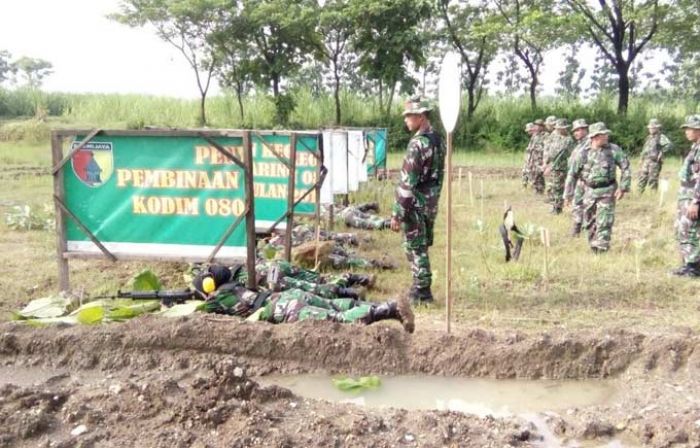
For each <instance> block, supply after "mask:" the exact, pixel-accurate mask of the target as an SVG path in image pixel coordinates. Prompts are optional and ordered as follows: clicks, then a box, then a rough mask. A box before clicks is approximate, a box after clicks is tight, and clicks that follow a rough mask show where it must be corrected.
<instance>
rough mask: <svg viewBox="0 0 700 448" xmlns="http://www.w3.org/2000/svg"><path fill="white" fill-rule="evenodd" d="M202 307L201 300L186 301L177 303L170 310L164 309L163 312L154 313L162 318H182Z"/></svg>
mask: <svg viewBox="0 0 700 448" xmlns="http://www.w3.org/2000/svg"><path fill="white" fill-rule="evenodd" d="M201 305H202V301H201V300H188V301H187V302H185V303H179V304H177V305H173V306H171V307H170V308H166V309H164V310H163V311H160V312H158V313H156V314H157V315H158V316H163V317H182V316H189V315H190V314H193V313H195V312H197V311H198V309H199V307H200V306H201Z"/></svg>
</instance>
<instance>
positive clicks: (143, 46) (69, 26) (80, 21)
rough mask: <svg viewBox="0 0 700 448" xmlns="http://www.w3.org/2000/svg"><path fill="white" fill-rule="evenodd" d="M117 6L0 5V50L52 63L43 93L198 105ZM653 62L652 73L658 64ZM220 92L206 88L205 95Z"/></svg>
mask: <svg viewBox="0 0 700 448" xmlns="http://www.w3.org/2000/svg"><path fill="white" fill-rule="evenodd" d="M119 3H120V1H119V0H0V50H8V51H9V52H10V53H11V54H12V56H13V58H18V57H21V56H28V57H33V58H41V59H45V60H47V61H49V62H51V63H52V64H53V67H54V73H53V74H52V75H50V76H49V77H47V78H46V79H45V81H44V84H43V88H44V89H45V90H48V91H61V92H99V93H137V94H151V95H163V96H175V97H181V98H197V97H198V96H199V90H198V89H197V85H196V81H195V78H194V73H193V71H192V69H191V68H190V67H189V65H188V64H187V62H186V61H185V59H184V57H183V56H182V55H181V54H180V53H179V52H178V51H177V50H176V49H175V48H174V47H172V46H171V45H170V44H168V43H166V42H164V41H162V40H160V39H159V38H158V37H157V36H156V35H155V33H154V32H153V30H149V29H138V28H137V29H134V28H130V27H128V26H125V25H122V24H119V23H117V22H114V21H112V20H109V19H107V17H106V15H107V14H110V13H113V12H117V11H118V10H119ZM563 53H564V52H563V51H558V52H553V53H550V54H547V55H546V57H545V62H544V66H543V69H542V72H541V74H540V80H541V86H542V93H544V94H552V93H553V92H554V88H555V87H556V81H557V77H558V73H559V72H560V71H561V68H562V63H563V57H562V56H563ZM580 56H581V57H582V59H583V60H582V62H583V64H584V65H587V66H589V67H592V65H593V58H594V52H593V51H592V50H591V49H585V50H584V51H583V52H582V53H581V54H580ZM653 62H655V61H653ZM653 62H652V65H653V66H656V65H657V64H659V63H658V62H656V63H653ZM499 69H500V67H498V66H497V65H494V66H493V67H491V68H490V69H489V71H490V73H491V74H492V75H493V74H495V72H497V71H498V70H499ZM589 73H590V68H589ZM492 86H493V81H492ZM494 87H495V86H494ZM496 90H498V89H496ZM218 92H219V88H218V86H217V85H216V83H215V82H212V87H211V89H210V94H213V95H215V94H217V93H218Z"/></svg>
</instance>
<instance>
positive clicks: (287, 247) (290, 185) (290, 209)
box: [284, 132, 297, 261]
mask: <svg viewBox="0 0 700 448" xmlns="http://www.w3.org/2000/svg"><path fill="white" fill-rule="evenodd" d="M289 140H290V148H289V180H288V182H287V228H286V229H285V238H284V259H285V260H287V261H292V226H293V225H294V190H295V188H296V175H297V172H296V171H297V134H296V133H295V132H292V135H291V137H290V139H289Z"/></svg>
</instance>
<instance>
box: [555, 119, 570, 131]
mask: <svg viewBox="0 0 700 448" xmlns="http://www.w3.org/2000/svg"><path fill="white" fill-rule="evenodd" d="M554 129H569V120H567V119H566V118H558V119H557V121H556V123H555V124H554Z"/></svg>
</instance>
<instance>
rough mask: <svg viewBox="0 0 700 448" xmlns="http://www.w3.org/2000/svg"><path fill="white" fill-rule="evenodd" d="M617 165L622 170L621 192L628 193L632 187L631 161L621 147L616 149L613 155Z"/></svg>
mask: <svg viewBox="0 0 700 448" xmlns="http://www.w3.org/2000/svg"><path fill="white" fill-rule="evenodd" d="M613 157H614V159H615V164H616V165H617V166H618V167H619V168H620V190H622V192H624V193H628V192H629V191H630V188H631V187H632V170H631V169H630V161H629V159H628V158H627V154H625V152H624V151H623V150H622V148H620V147H619V146H617V147H615V152H614V153H613Z"/></svg>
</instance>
